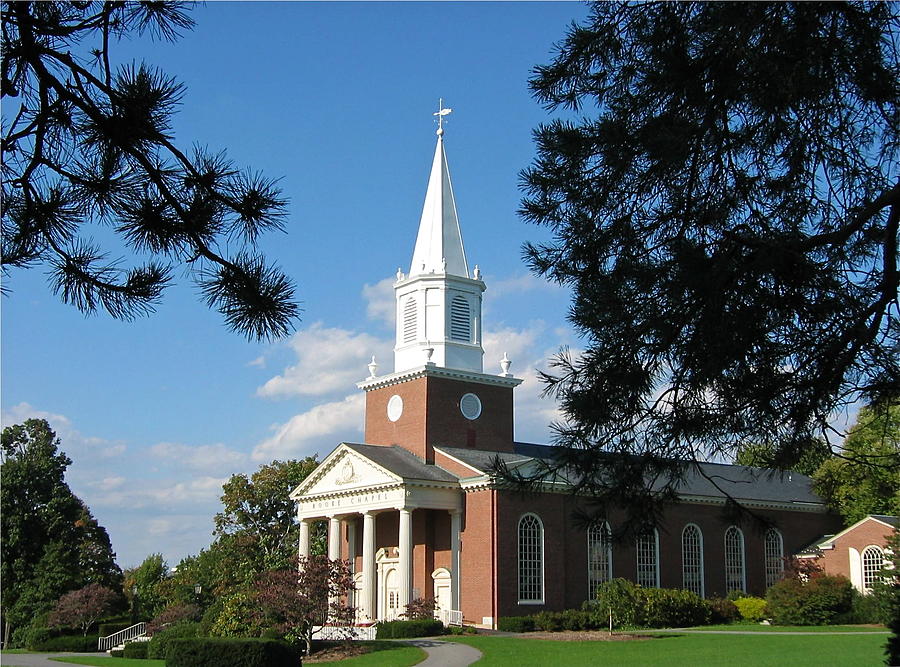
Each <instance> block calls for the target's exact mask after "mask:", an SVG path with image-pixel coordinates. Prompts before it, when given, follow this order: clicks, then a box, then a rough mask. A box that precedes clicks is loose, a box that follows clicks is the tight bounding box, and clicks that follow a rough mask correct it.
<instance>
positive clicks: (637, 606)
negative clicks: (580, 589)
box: [594, 578, 644, 627]
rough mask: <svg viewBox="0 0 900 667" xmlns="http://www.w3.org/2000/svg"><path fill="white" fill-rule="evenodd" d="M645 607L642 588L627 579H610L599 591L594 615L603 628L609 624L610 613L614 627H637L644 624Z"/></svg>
mask: <svg viewBox="0 0 900 667" xmlns="http://www.w3.org/2000/svg"><path fill="white" fill-rule="evenodd" d="M643 606H644V596H643V594H642V589H641V587H640V586H638V585H637V584H634V583H632V582H630V581H628V580H627V579H620V578H617V579H610V580H609V581H605V582H603V583H602V584H600V586H599V588H598V589H597V604H596V607H595V612H594V614H595V616H596V617H597V622H598V624H599V625H600V626H601V627H603V626H607V625H608V624H609V615H610V613H611V614H612V618H613V627H622V626H637V625H641V624H642V620H643ZM601 619H602V620H601Z"/></svg>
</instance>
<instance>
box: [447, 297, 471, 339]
mask: <svg viewBox="0 0 900 667" xmlns="http://www.w3.org/2000/svg"><path fill="white" fill-rule="evenodd" d="M450 340H459V341H463V342H465V343H469V342H471V340H472V315H471V313H470V311H469V302H468V301H466V299H465V297H462V296H455V297H453V299H451V300H450Z"/></svg>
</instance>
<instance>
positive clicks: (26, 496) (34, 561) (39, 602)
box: [0, 419, 122, 626]
mask: <svg viewBox="0 0 900 667" xmlns="http://www.w3.org/2000/svg"><path fill="white" fill-rule="evenodd" d="M0 443H2V449H3V464H2V468H0V477H2V480H3V484H2V485H0V525H2V538H0V539H2V559H0V576H2V580H3V616H4V619H5V620H6V621H7V622H9V623H11V624H12V625H14V626H23V625H26V624H28V623H30V622H31V620H32V619H33V618H34V617H35V616H37V615H39V614H40V613H42V612H45V611H48V610H49V609H50V607H51V606H52V605H53V603H54V602H56V601H57V600H58V599H59V598H60V597H61V596H62V595H63V594H64V593H67V592H68V591H72V590H75V589H78V588H82V587H84V586H86V585H88V584H98V585H102V586H105V587H108V588H112V589H114V590H118V589H119V588H120V586H121V581H122V571H121V570H120V569H119V566H118V565H116V563H115V553H113V551H112V547H111V544H110V541H109V535H108V534H107V533H106V530H105V529H104V528H103V527H102V526H100V525H99V524H98V523H97V521H96V520H95V519H94V517H93V516H92V515H91V513H90V510H89V509H88V508H87V507H86V506H85V504H84V503H83V502H82V501H81V500H80V499H79V498H78V497H77V496H76V495H75V494H73V493H72V490H71V489H70V488H69V485H68V484H66V482H65V472H66V468H68V466H69V465H70V464H71V463H72V461H71V459H70V458H69V457H68V456H66V455H65V454H64V453H63V452H62V451H60V450H59V445H60V442H59V439H58V438H57V437H56V434H55V433H54V432H53V430H52V429H51V428H50V425H49V424H48V423H47V421H46V420H43V419H29V420H27V421H26V422H24V423H23V424H17V425H14V426H9V427H7V428H5V429H3V433H2V436H0Z"/></svg>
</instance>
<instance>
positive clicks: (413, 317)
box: [403, 296, 418, 343]
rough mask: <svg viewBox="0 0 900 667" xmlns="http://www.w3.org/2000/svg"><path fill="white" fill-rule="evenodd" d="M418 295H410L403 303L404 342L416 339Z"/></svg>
mask: <svg viewBox="0 0 900 667" xmlns="http://www.w3.org/2000/svg"><path fill="white" fill-rule="evenodd" d="M417 315H418V313H416V297H414V296H411V297H409V298H408V299H407V300H406V302H405V303H404V304H403V342H404V343H412V342H414V341H415V340H416V335H417V331H416V323H417V320H418V317H417Z"/></svg>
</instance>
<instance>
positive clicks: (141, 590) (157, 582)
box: [125, 553, 169, 621]
mask: <svg viewBox="0 0 900 667" xmlns="http://www.w3.org/2000/svg"><path fill="white" fill-rule="evenodd" d="M168 575H169V566H168V565H167V564H166V561H165V559H164V558H163V555H162V554H160V553H156V554H150V555H149V556H147V557H146V558H145V559H144V560H143V562H141V564H140V565H138V566H137V567H135V568H131V569H129V570H126V571H125V595H126V596H127V597H128V598H129V602H130V603H131V608H132V611H133V613H134V614H135V615H136V617H137V618H138V619H139V620H145V621H146V620H150V619H152V618H154V617H155V616H157V615H159V613H160V612H162V610H163V609H164V608H165V607H166V606H167V600H166V597H165V595H164V593H165V590H166V582H167V579H168Z"/></svg>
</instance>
